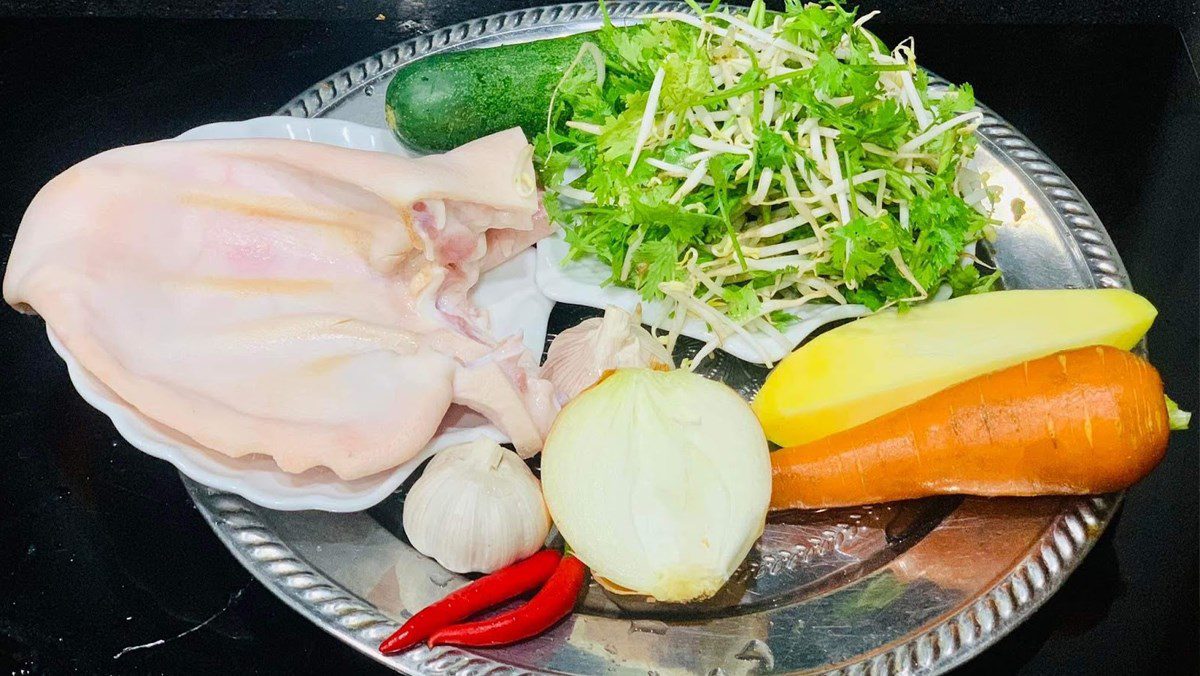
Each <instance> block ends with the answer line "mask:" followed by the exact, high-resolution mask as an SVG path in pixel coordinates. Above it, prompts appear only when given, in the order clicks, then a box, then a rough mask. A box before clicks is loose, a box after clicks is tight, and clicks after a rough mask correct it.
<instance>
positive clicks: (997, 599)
mask: <svg viewBox="0 0 1200 676" xmlns="http://www.w3.org/2000/svg"><path fill="white" fill-rule="evenodd" d="M668 10H683V11H686V10H687V6H686V5H684V4H682V3H677V2H611V3H609V13H610V15H611V16H612V17H614V18H617V19H625V18H631V17H637V16H640V15H644V14H647V13H651V12H655V11H668ZM598 18H599V11H598V6H597V5H596V4H594V3H575V4H566V5H557V6H551V7H539V8H534V9H527V10H517V11H513V12H507V13H504V14H497V15H493V16H489V17H485V18H481V19H475V20H472V21H466V22H463V23H459V24H455V25H453V26H449V27H446V28H441V29H438V30H435V31H432V32H430V33H426V34H423V35H420V36H417V37H415V38H412V39H410V40H407V41H405V42H402V43H400V44H398V45H396V46H395V47H391V48H389V49H386V50H384V51H383V52H380V53H379V54H376V55H374V56H371V57H369V58H367V59H364V60H362V61H360V62H358V63H356V64H354V65H352V66H350V67H349V68H346V69H344V70H341V71H339V72H337V73H335V74H334V75H332V76H330V77H328V78H326V79H325V80H323V81H322V82H320V83H318V84H317V85H315V86H313V87H311V88H310V89H309V90H308V91H306V92H304V93H303V94H301V95H300V96H297V97H296V98H295V99H293V100H292V101H290V102H289V103H288V104H287V105H285V106H284V107H283V108H281V109H280V110H279V111H278V112H277V114H279V115H290V116H293V117H318V116H320V115H322V114H324V113H325V112H326V111H328V110H329V109H330V108H332V107H333V106H335V105H336V104H338V103H339V102H340V101H342V100H343V99H344V98H346V97H347V96H348V95H349V94H351V93H353V92H354V91H356V90H357V89H359V88H360V87H363V86H366V85H369V84H373V83H374V82H375V81H377V80H379V79H381V78H383V77H385V76H387V75H388V74H390V73H391V72H392V71H394V70H396V69H397V68H399V67H401V66H403V65H405V64H407V63H409V62H410V61H413V60H415V59H418V58H420V57H422V56H425V55H427V54H430V53H433V52H436V51H440V50H442V49H445V48H447V47H448V46H449V45H450V44H452V43H453V44H455V45H457V44H460V43H463V42H469V41H471V40H472V39H476V38H483V37H486V36H490V35H494V34H496V33H500V32H511V31H519V30H521V29H524V28H534V27H539V26H551V25H559V24H567V23H573V22H576V21H586V20H595V19H598ZM938 80H940V79H935V83H938ZM940 83H944V81H940ZM980 108H981V110H982V111H983V113H984V116H983V119H982V121H981V123H980V125H979V127H978V133H979V134H980V136H982V137H983V139H985V141H987V142H989V143H991V144H992V145H994V146H995V147H996V148H997V149H999V150H1000V151H1001V152H1003V153H1004V154H1006V155H1008V156H1009V157H1011V158H1012V159H1013V160H1014V161H1015V163H1016V164H1017V166H1018V167H1019V168H1020V169H1021V171H1023V172H1024V173H1025V174H1026V175H1027V176H1028V177H1029V178H1030V179H1031V180H1032V181H1033V182H1034V183H1036V184H1037V185H1038V186H1039V187H1040V188H1041V189H1042V190H1043V192H1044V193H1045V195H1046V197H1047V199H1048V202H1049V206H1050V208H1051V209H1052V211H1054V212H1055V213H1057V214H1058V216H1059V217H1060V218H1061V219H1062V221H1063V222H1064V223H1066V226H1067V230H1068V232H1067V234H1068V235H1069V236H1070V237H1071V239H1072V240H1074V241H1075V242H1076V244H1077V245H1078V246H1079V252H1080V253H1081V254H1082V256H1083V260H1084V261H1085V262H1086V264H1087V267H1088V270H1089V271H1090V272H1091V275H1092V278H1093V280H1094V282H1095V283H1096V285H1097V286H1100V287H1104V288H1125V287H1127V286H1128V285H1129V284H1128V276H1127V274H1126V272H1125V269H1124V266H1123V265H1122V264H1121V260H1120V258H1119V257H1118V256H1117V254H1116V252H1115V249H1114V247H1113V244H1112V240H1111V239H1110V238H1109V236H1108V233H1107V232H1106V231H1105V230H1104V227H1103V226H1102V225H1101V224H1100V219H1099V218H1098V217H1097V216H1096V213H1095V211H1093V209H1092V207H1091V206H1090V205H1089V204H1088V203H1087V200H1085V199H1084V197H1083V195H1081V194H1080V193H1079V190H1078V189H1077V188H1076V186H1075V184H1074V183H1072V182H1071V180H1070V179H1069V178H1067V176H1066V175H1064V174H1063V173H1062V171H1061V170H1060V169H1059V168H1058V167H1057V166H1055V164H1054V163H1053V162H1051V161H1050V160H1049V158H1047V157H1046V156H1045V155H1044V154H1043V153H1042V152H1041V151H1039V150H1038V149H1037V148H1036V147H1034V146H1033V144H1032V143H1030V141H1029V139H1027V138H1025V136H1024V135H1023V134H1021V133H1020V132H1018V131H1017V130H1016V129H1014V128H1013V127H1012V125H1010V124H1008V123H1007V122H1006V121H1004V119H1002V118H1001V117H999V116H998V115H996V114H995V113H993V112H992V111H990V110H988V109H987V108H986V107H983V106H981V107H980ZM184 483H185V484H186V485H187V488H188V490H189V492H190V493H191V494H192V497H193V499H194V500H195V502H196V504H197V506H198V508H199V509H200V510H201V511H202V512H204V513H205V514H206V516H208V517H209V520H210V523H211V524H212V526H213V530H214V531H215V532H216V534H217V536H218V537H219V538H220V539H221V540H222V542H224V543H225V545H226V546H227V547H228V548H229V549H230V551H231V552H233V554H234V556H235V557H237V558H238V559H239V560H241V562H242V563H243V564H244V565H245V566H246V568H247V569H248V570H250V571H251V573H252V574H254V576H255V577H257V578H258V579H259V580H260V581H261V582H262V583H263V584H264V585H267V586H269V587H271V588H273V589H274V590H275V591H276V592H277V593H278V594H279V596H280V597H281V598H283V599H284V601H285V602H287V603H288V604H289V605H291V606H292V607H293V608H295V609H296V610H297V611H299V612H301V613H302V614H305V615H308V616H316V617H320V618H321V619H324V620H327V621H328V622H330V623H332V624H326V625H324V628H326V629H327V630H329V631H331V633H334V634H335V635H336V636H338V637H339V638H341V639H342V640H344V641H346V642H347V643H350V644H351V645H354V646H355V647H358V648H360V649H361V648H362V646H363V645H364V644H365V645H374V644H376V643H378V642H379V641H381V640H382V639H383V638H385V637H386V636H387V635H388V634H389V633H391V632H392V631H393V630H394V629H395V628H396V626H397V625H396V623H395V622H394V621H393V620H391V619H390V618H388V617H386V616H384V615H382V614H381V613H379V612H378V610H376V609H375V608H374V607H373V606H371V605H370V604H369V603H367V602H365V601H363V600H362V599H360V598H358V597H357V596H355V595H353V594H351V593H350V592H348V591H347V590H345V589H343V588H342V587H341V586H339V585H337V584H335V583H333V582H331V581H330V580H328V579H326V578H325V577H324V576H323V575H322V574H321V573H319V572H317V571H315V570H313V568H312V567H311V566H310V565H309V564H308V562H307V561H305V560H304V559H303V558H301V557H300V556H298V555H297V554H296V552H295V551H293V550H292V549H291V548H290V547H289V546H288V545H286V544H285V543H283V542H280V541H279V540H277V539H276V538H275V536H274V535H273V534H272V533H271V531H270V530H269V528H268V527H267V526H266V524H264V523H263V521H262V520H261V518H260V517H259V515H258V512H257V510H258V509H259V508H258V507H256V506H255V505H253V504H251V503H250V502H248V501H246V500H245V499H243V498H241V497H239V496H237V495H234V494H231V493H224V492H221V491H217V490H213V489H210V488H207V487H204V486H201V485H199V484H196V483H194V482H192V481H190V480H188V479H187V478H186V477H184ZM1120 499H1121V498H1120V495H1110V496H1099V497H1091V498H1080V499H1078V500H1076V501H1074V502H1073V503H1072V504H1070V505H1069V506H1068V507H1067V508H1065V509H1064V512H1063V513H1061V514H1060V515H1059V516H1058V517H1057V518H1056V519H1055V520H1054V522H1053V523H1052V524H1051V525H1050V526H1049V527H1048V528H1047V530H1046V532H1045V534H1044V535H1043V536H1042V539H1041V541H1040V542H1039V543H1038V545H1037V547H1036V550H1035V551H1034V552H1033V553H1032V554H1030V555H1029V556H1028V557H1027V558H1026V559H1025V560H1024V561H1022V562H1021V563H1020V564H1018V565H1017V566H1016V568H1015V569H1014V570H1013V572H1012V573H1010V574H1009V575H1008V576H1006V577H1005V578H1004V579H1003V580H1001V581H1000V582H999V583H998V584H996V585H995V586H994V587H993V588H992V589H991V590H989V591H988V592H987V593H985V594H984V595H982V596H981V597H980V598H979V599H978V600H976V601H975V602H974V603H972V604H971V605H969V606H967V607H966V608H965V609H963V610H962V611H960V612H959V613H957V614H956V615H953V616H951V617H950V618H948V619H946V620H944V621H943V622H941V623H940V624H939V625H938V626H936V627H933V628H932V629H930V630H928V631H926V632H924V633H922V634H920V635H917V636H915V637H912V638H910V639H908V640H905V641H903V642H902V643H899V644H897V645H891V646H886V647H884V648H881V649H880V650H879V651H877V652H875V653H873V654H869V655H867V656H865V657H861V658H856V659H855V660H854V661H852V662H848V663H844V664H842V665H839V666H838V667H837V668H835V669H832V670H829V671H826V672H825V673H826V674H828V675H829V676H863V675H866V674H871V675H879V674H929V673H940V672H943V671H946V670H948V669H950V668H952V667H954V666H957V665H958V664H960V663H962V662H964V661H966V660H967V659H969V658H970V657H972V656H974V655H975V654H977V653H978V651H979V650H982V649H983V648H984V647H986V646H987V645H990V644H991V643H993V642H995V641H996V640H997V639H998V638H1000V637H1001V636H1003V635H1004V634H1005V633H1007V632H1008V630H1010V629H1011V628H1012V627H1013V626H1015V625H1016V624H1017V623H1018V622H1020V621H1021V620H1022V619H1024V618H1025V617H1026V616H1028V615H1029V614H1030V613H1032V612H1033V611H1034V610H1036V609H1037V608H1038V607H1039V606H1040V605H1041V604H1042V603H1043V602H1044V601H1045V600H1046V599H1047V598H1049V597H1050V595H1051V594H1053V593H1054V592H1055V591H1056V590H1057V589H1058V588H1059V586H1061V584H1062V582H1063V580H1064V579H1065V578H1066V576H1067V575H1068V574H1070V572H1071V571H1072V570H1073V569H1074V568H1075V566H1076V565H1077V564H1078V563H1079V561H1080V560H1082V558H1083V556H1084V555H1085V554H1086V553H1087V551H1088V550H1089V549H1090V548H1091V546H1092V544H1093V543H1094V539H1093V537H1092V536H1094V535H1096V534H1097V533H1099V531H1101V530H1103V528H1104V526H1105V525H1106V524H1107V523H1108V521H1109V519H1110V518H1111V517H1112V515H1113V513H1114V511H1115V510H1116V507H1117V506H1118V505H1119V504H1120ZM375 656H376V657H378V655H375ZM391 660H392V661H391V664H393V665H394V666H399V667H400V668H402V669H404V670H405V671H408V672H410V673H422V674H442V673H471V674H483V673H487V674H495V675H511V676H517V675H524V674H532V673H537V672H531V671H527V670H524V669H520V668H516V667H513V666H511V665H507V664H503V663H500V662H496V661H494V660H492V659H489V658H487V657H483V656H480V655H477V654H474V653H470V652H467V651H464V650H460V649H457V648H447V647H439V648H434V649H428V648H418V649H416V650H413V651H410V652H408V653H405V654H404V655H401V656H398V657H394V658H391Z"/></svg>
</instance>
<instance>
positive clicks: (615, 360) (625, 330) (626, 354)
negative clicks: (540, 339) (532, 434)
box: [542, 305, 674, 403]
mask: <svg viewBox="0 0 1200 676" xmlns="http://www.w3.org/2000/svg"><path fill="white" fill-rule="evenodd" d="M638 321H639V318H638V317H635V316H634V315H631V314H629V313H628V312H626V311H624V310H622V309H621V308H618V307H613V306H611V305H610V306H608V307H607V308H605V310H604V317H603V318H601V317H593V318H591V319H585V320H584V321H582V322H580V323H579V324H577V325H576V326H573V327H571V328H569V329H567V330H566V331H563V332H562V333H560V334H558V336H556V337H555V338H554V342H552V343H550V349H549V350H548V351H547V352H546V363H545V364H543V365H542V377H543V378H546V379H547V380H549V381H550V382H552V383H554V389H555V391H556V392H557V393H558V397H559V402H560V403H565V402H566V401H568V400H570V399H573V398H574V397H575V395H577V394H579V393H580V392H582V391H584V390H585V389H587V388H588V387H591V386H592V385H593V384H594V383H595V382H596V381H597V380H599V379H600V376H601V375H603V374H604V372H605V371H608V370H610V369H615V368H624V367H635V366H653V365H656V364H658V365H663V366H667V367H673V366H674V365H673V364H672V363H671V354H670V353H669V352H667V349H666V348H665V347H663V346H662V344H661V343H659V342H658V340H656V339H655V338H654V336H652V335H650V332H649V331H647V330H646V329H643V328H642V327H641V325H640V324H639V323H638Z"/></svg>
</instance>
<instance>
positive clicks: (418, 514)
mask: <svg viewBox="0 0 1200 676" xmlns="http://www.w3.org/2000/svg"><path fill="white" fill-rule="evenodd" d="M403 521H404V531H405V533H406V534H407V535H408V540H409V542H411V543H412V546H413V548H414V549H416V550H417V551H418V552H421V553H422V554H424V555H426V556H428V557H431V558H433V559H434V560H436V561H437V562H438V563H439V564H441V565H442V567H444V568H446V569H447V570H450V571H453V572H455V573H471V572H478V573H491V572H493V571H496V570H499V569H500V568H503V567H504V566H507V565H509V564H510V563H514V562H516V561H518V560H520V559H523V558H525V557H526V556H529V555H530V554H533V553H534V552H536V551H537V550H538V549H540V548H541V547H542V545H543V544H544V543H545V541H546V535H547V534H548V533H549V532H550V514H549V512H547V511H546V503H545V502H544V501H543V499H542V490H541V484H540V483H538V480H537V477H535V476H534V475H533V472H532V471H530V469H529V467H528V466H527V465H526V464H525V463H524V462H523V461H522V460H521V458H520V457H518V456H517V454H516V453H514V452H513V451H510V450H508V449H506V448H504V447H502V446H500V445H499V444H497V443H496V442H494V441H492V440H490V439H478V440H476V441H472V442H470V443H466V444H461V445H458V446H452V447H450V448H447V449H445V450H443V451H441V452H440V453H438V454H437V455H436V456H434V458H433V460H431V461H430V462H429V465H428V466H427V467H426V468H425V473H424V474H422V475H421V478H419V479H417V481H416V482H415V483H414V484H413V487H412V489H411V490H409V492H408V495H407V496H406V497H405V500H404V515H403Z"/></svg>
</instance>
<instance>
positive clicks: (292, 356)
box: [4, 130, 554, 479]
mask: <svg viewBox="0 0 1200 676" xmlns="http://www.w3.org/2000/svg"><path fill="white" fill-rule="evenodd" d="M548 231H549V228H548V226H547V225H546V221H545V214H544V212H542V211H541V210H540V207H539V203H538V197H537V194H536V192H535V190H534V184H533V168H532V165H531V163H530V153H529V147H528V144H527V143H526V140H525V137H524V136H523V135H522V134H521V132H520V131H519V130H510V131H507V132H502V133H499V134H495V135H493V136H489V137H487V138H484V139H480V140H478V141H475V142H473V143H470V144H467V145H465V146H463V147H461V148H459V149H457V150H455V151H453V152H450V153H447V154H445V155H440V156H430V157H424V158H419V159H406V158H401V157H396V156H393V155H387V154H383V153H372V152H365V151H357V150H348V149H344V148H338V147H334V146H328V145H321V144H316V143H308V142H302V141H287V140H273V139H245V140H229V141H182V142H158V143H150V144H145V145H139V146H131V147H128V148H120V149H117V150H112V151H109V152H106V153H103V154H100V155H97V156H95V157H93V158H90V159H88V160H85V161H84V162H81V163H80V164H78V165H76V166H75V167H73V168H71V169H69V170H67V171H66V172H64V173H63V174H62V175H60V176H58V177H57V178H55V179H54V180H53V181H51V182H50V183H49V184H48V185H47V186H46V187H45V188H43V189H42V191H41V192H40V193H39V194H38V196H37V197H36V198H35V199H34V201H33V203H32V204H31V205H30V207H29V210H28V211H27V212H26V214H25V219H24V221H23V222H22V223H21V227H20V230H19V232H18V235H17V239H16V243H15V245H14V248H13V253H12V257H11V259H10V261H9V264H8V270H7V273H6V275H5V279H4V297H5V300H7V301H8V302H9V303H11V304H13V305H15V306H17V307H18V308H21V309H26V310H29V309H32V310H33V311H36V312H37V313H38V314H41V315H42V316H43V317H45V319H46V322H47V323H48V324H49V325H50V327H51V329H52V330H53V331H54V333H55V334H56V335H57V336H58V338H59V339H60V340H61V341H62V343H63V345H64V346H65V347H66V349H67V350H69V351H70V352H71V354H73V355H74V356H75V357H76V358H77V359H78V360H79V362H80V363H81V364H82V365H83V366H84V368H86V369H87V370H88V371H90V372H91V373H92V374H94V375H95V376H96V377H98V378H99V379H100V380H101V381H103V382H104V383H105V384H106V385H108V386H109V387H110V388H112V389H113V390H114V391H115V392H116V393H117V394H118V395H120V396H121V397H122V398H123V399H124V400H125V401H126V402H128V403H129V404H130V405H132V406H134V407H136V408H137V409H138V410H139V411H141V412H142V413H144V414H145V415H147V416H148V417H150V418H153V419H154V420H156V421H158V422H160V423H162V424H164V425H167V426H169V427H171V428H173V429H175V430H177V431H179V432H180V433H182V434H185V435H187V436H189V437H191V438H192V439H194V440H195V441H197V442H198V443H199V444H201V445H204V446H207V447H209V448H212V449H215V450H217V451H220V452H222V453H226V454H228V455H231V456H235V457H237V456H242V455H245V454H249V453H263V454H266V455H269V456H271V457H273V458H274V459H275V461H276V463H278V465H279V466H280V467H281V468H282V469H284V470H286V471H289V472H302V471H304V470H306V469H309V468H311V467H315V466H319V465H323V466H326V467H329V468H330V469H332V470H333V471H334V472H336V473H337V474H338V475H339V476H341V477H343V478H346V479H353V478H357V477H362V476H366V475H369V474H373V473H375V472H379V471H381V470H385V469H388V468H390V467H394V466H396V465H398V464H400V463H402V462H404V461H405V460H407V459H409V458H411V457H412V456H414V455H415V454H416V453H417V452H418V451H420V449H421V448H423V447H424V446H425V445H426V443H427V442H428V441H429V439H430V437H431V436H432V435H433V434H434V432H435V430H436V429H437V427H438V424H439V422H440V421H441V420H442V418H443V416H444V415H445V413H446V409H447V408H448V407H449V406H450V404H451V403H452V402H454V401H458V402H460V403H463V404H466V405H469V406H471V407H473V408H476V409H477V410H479V411H480V412H482V413H484V414H485V415H488V416H490V417H492V420H493V422H495V423H496V424H497V425H498V426H499V427H500V428H501V429H502V430H504V431H505V432H506V433H507V434H509V435H510V437H511V438H512V439H513V441H514V443H515V444H516V445H517V446H518V449H519V450H520V451H522V453H523V454H525V455H529V454H532V453H533V452H536V451H537V450H538V449H540V447H541V441H542V437H543V435H544V434H545V431H546V428H547V427H548V425H549V418H551V417H553V412H554V404H553V400H554V397H553V393H552V392H551V393H549V394H548V393H547V388H548V384H547V383H545V381H541V380H538V379H537V378H536V377H534V376H533V375H532V373H533V366H534V363H533V360H532V358H531V357H530V356H529V355H527V354H525V353H524V351H523V349H522V348H521V347H520V346H519V341H516V343H514V342H513V341H508V342H505V343H502V344H501V343H497V342H496V340H495V339H494V338H493V337H492V336H491V335H490V334H489V332H488V329H487V317H486V314H485V313H482V312H480V311H479V310H478V309H476V308H474V307H473V306H471V304H470V302H469V300H468V292H469V291H470V289H471V287H472V286H473V285H474V284H475V281H476V279H478V276H479V273H480V271H481V270H483V269H486V268H487V267H491V266H494V265H496V264H498V263H500V262H503V261H504V260H506V259H507V258H509V257H511V256H512V255H514V254H515V253H517V252H518V251H520V249H522V248H524V247H525V246H528V244H530V243H532V242H533V241H534V240H535V239H537V238H538V237H540V236H542V235H544V234H546V233H547V232H548ZM514 345H516V347H514Z"/></svg>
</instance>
